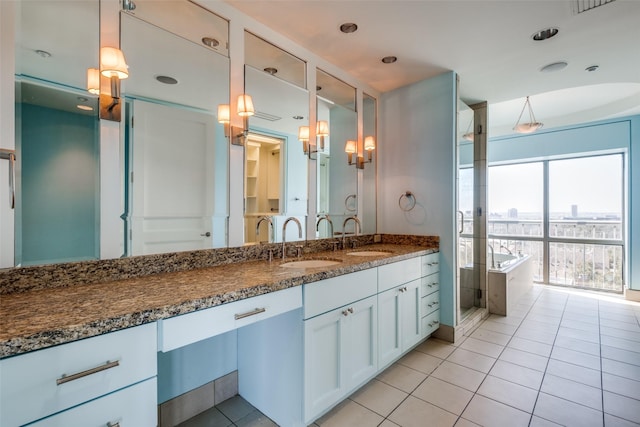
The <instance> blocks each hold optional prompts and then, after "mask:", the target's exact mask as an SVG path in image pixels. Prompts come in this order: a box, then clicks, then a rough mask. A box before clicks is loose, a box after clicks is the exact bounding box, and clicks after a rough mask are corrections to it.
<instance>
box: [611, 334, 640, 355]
mask: <svg viewBox="0 0 640 427" xmlns="http://www.w3.org/2000/svg"><path fill="white" fill-rule="evenodd" d="M602 345H606V346H609V347H614V348H619V349H622V350H627V351H634V352H636V353H640V342H637V341H631V340H627V339H623V338H617V337H612V336H608V335H603V336H602Z"/></svg>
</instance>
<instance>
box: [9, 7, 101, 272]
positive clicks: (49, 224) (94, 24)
mask: <svg viewBox="0 0 640 427" xmlns="http://www.w3.org/2000/svg"><path fill="white" fill-rule="evenodd" d="M16 7H17V14H16V16H17V17H18V21H17V24H16V29H17V33H16V58H15V59H16V69H15V73H16V157H17V164H16V166H17V167H16V170H17V173H16V190H17V193H16V222H15V227H16V230H15V239H16V241H15V249H16V251H15V263H16V265H25V266H26V265H36V264H48V263H55V262H66V261H78V260H88V259H97V258H99V256H100V249H99V248H100V242H99V240H100V239H99V224H100V218H99V214H100V194H99V193H100V192H99V167H98V166H99V131H98V119H97V112H98V108H97V106H98V101H97V97H96V96H95V95H94V94H91V93H89V92H87V69H88V68H96V67H97V66H98V49H99V44H98V40H99V32H98V29H99V3H98V1H97V0H95V1H82V2H77V1H57V0H46V1H45V0H43V1H37V0H30V1H20V2H16ZM78 34H82V37H78Z"/></svg>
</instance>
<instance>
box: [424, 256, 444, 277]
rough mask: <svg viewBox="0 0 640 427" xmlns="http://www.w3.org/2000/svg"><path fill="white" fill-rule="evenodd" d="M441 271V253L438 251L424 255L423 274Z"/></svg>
mask: <svg viewBox="0 0 640 427" xmlns="http://www.w3.org/2000/svg"><path fill="white" fill-rule="evenodd" d="M438 271H440V254H439V253H438V252H436V253H433V254H429V255H423V256H422V275H423V276H428V275H429V274H433V273H437V272H438Z"/></svg>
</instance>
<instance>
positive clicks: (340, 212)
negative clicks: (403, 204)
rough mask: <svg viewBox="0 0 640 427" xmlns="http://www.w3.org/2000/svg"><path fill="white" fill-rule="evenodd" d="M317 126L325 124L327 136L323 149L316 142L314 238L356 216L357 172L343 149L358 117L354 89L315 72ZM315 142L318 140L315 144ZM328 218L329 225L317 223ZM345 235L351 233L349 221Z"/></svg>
mask: <svg viewBox="0 0 640 427" xmlns="http://www.w3.org/2000/svg"><path fill="white" fill-rule="evenodd" d="M316 83H317V88H316V91H317V99H316V103H317V117H318V123H321V122H322V121H325V122H327V123H328V124H329V126H328V127H329V136H328V137H325V146H324V149H321V148H320V144H319V143H318V147H317V149H318V153H317V158H318V179H317V182H318V203H317V206H318V212H317V218H316V220H317V221H319V223H318V225H317V227H316V229H317V237H319V238H325V237H332V236H331V232H332V228H333V234H334V235H338V234H341V233H342V231H343V226H342V224H343V223H344V220H345V219H346V218H348V217H349V216H353V215H357V214H358V200H357V194H358V183H357V177H358V175H357V170H356V167H355V165H354V164H352V165H349V162H348V159H347V153H345V147H346V146H347V145H350V144H349V143H348V141H352V142H353V144H354V147H355V144H357V140H358V117H357V114H356V107H355V106H356V89H355V88H354V87H352V86H349V85H348V84H346V83H344V82H343V81H341V80H339V79H337V78H335V77H333V76H331V75H329V74H327V73H325V72H324V71H322V70H317V72H316ZM318 142H319V141H318ZM327 215H328V216H329V218H330V219H331V221H332V223H333V227H331V225H330V223H329V221H320V219H321V218H324V217H325V216H327ZM347 227H348V228H347V229H346V230H345V232H346V233H347V234H350V233H353V232H354V231H355V228H354V227H355V224H354V221H350V222H349V225H348V226H347Z"/></svg>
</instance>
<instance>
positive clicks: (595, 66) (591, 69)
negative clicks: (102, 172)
mask: <svg viewBox="0 0 640 427" xmlns="http://www.w3.org/2000/svg"><path fill="white" fill-rule="evenodd" d="M598 68H600V66H599V65H589V66H588V67H587V68H585V69H584V70H585V71H588V72H590V73H592V72H594V71H596V70H597V69H598Z"/></svg>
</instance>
